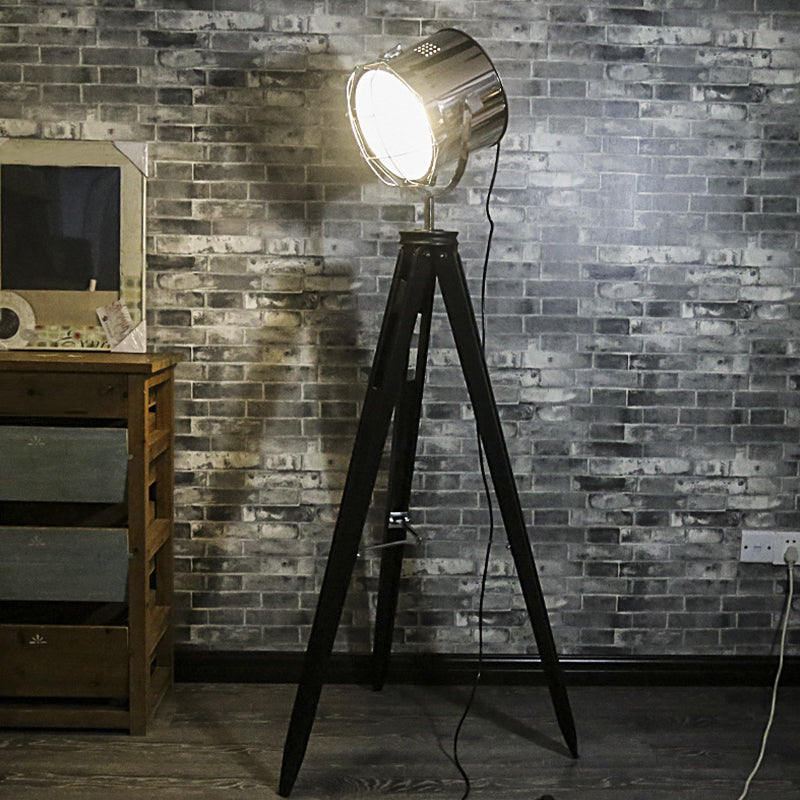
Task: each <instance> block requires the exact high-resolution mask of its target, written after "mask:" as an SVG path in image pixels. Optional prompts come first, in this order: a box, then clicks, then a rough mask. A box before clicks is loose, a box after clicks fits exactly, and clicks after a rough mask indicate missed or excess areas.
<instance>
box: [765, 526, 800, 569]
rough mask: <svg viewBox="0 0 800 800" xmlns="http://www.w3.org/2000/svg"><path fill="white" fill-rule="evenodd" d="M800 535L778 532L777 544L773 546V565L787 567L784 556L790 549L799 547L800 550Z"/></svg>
mask: <svg viewBox="0 0 800 800" xmlns="http://www.w3.org/2000/svg"><path fill="white" fill-rule="evenodd" d="M798 542H800V534H799V533H797V531H776V532H775V543H774V544H773V545H772V563H773V564H780V565H781V566H785V565H786V562H785V561H784V560H783V555H784V553H785V552H786V550H787V549H788V548H789V547H792V546H794V547H797V548H798V550H800V544H798Z"/></svg>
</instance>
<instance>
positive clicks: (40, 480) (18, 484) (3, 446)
mask: <svg viewBox="0 0 800 800" xmlns="http://www.w3.org/2000/svg"><path fill="white" fill-rule="evenodd" d="M0 453H2V456H3V469H2V470H0V500H7V501H8V500H15V501H21V500H22V501H27V502H39V503H43V502H58V501H65V502H70V503H119V502H121V501H122V500H123V499H124V497H125V488H126V485H127V475H128V432H127V430H126V429H125V428H67V427H63V428H62V427H45V426H40V425H0Z"/></svg>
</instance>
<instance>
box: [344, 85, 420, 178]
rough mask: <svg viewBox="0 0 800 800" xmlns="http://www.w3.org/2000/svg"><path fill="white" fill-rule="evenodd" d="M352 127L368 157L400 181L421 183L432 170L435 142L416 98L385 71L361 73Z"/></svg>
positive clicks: (354, 99) (355, 94) (408, 88)
mask: <svg viewBox="0 0 800 800" xmlns="http://www.w3.org/2000/svg"><path fill="white" fill-rule="evenodd" d="M352 115H353V120H352V121H353V125H354V127H355V126H357V127H358V129H359V130H360V132H361V136H362V138H363V141H364V143H365V145H366V147H367V148H368V149H369V151H370V157H371V158H373V159H375V160H377V161H379V162H380V164H381V166H382V167H383V168H384V169H385V170H386V171H387V172H388V173H390V174H392V175H393V176H395V177H396V178H397V179H399V180H400V181H406V182H408V183H417V182H420V181H424V180H425V179H426V178H427V177H428V176H429V173H430V171H431V169H432V168H433V165H434V156H435V142H434V136H433V131H432V130H431V124H430V122H429V120H428V115H427V114H426V113H425V107H424V105H423V103H422V100H421V99H420V98H419V95H417V93H416V92H415V91H414V90H413V89H411V87H409V86H408V85H407V84H406V83H405V82H404V81H402V80H401V79H400V78H398V77H397V76H396V75H394V74H393V73H391V72H388V71H387V70H384V69H370V70H367V71H366V72H364V73H363V74H362V75H361V77H360V78H359V80H358V82H357V83H356V85H355V91H354V95H353V107H352Z"/></svg>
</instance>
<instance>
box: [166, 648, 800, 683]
mask: <svg viewBox="0 0 800 800" xmlns="http://www.w3.org/2000/svg"><path fill="white" fill-rule="evenodd" d="M303 657H304V654H303V653H302V652H291V653H278V652H269V651H245V652H237V651H220V650H204V649H202V648H195V647H182V648H179V649H178V650H177V652H176V658H175V679H176V680H177V681H178V682H183V683H296V682H297V680H298V678H299V675H300V668H301V665H302V661H303ZM561 666H562V669H563V671H564V677H565V681H566V683H567V684H568V685H570V686H770V685H772V682H773V681H774V679H775V671H776V669H777V658H776V657H771V656H604V657H592V656H565V657H562V658H561ZM477 669H478V659H477V657H475V656H471V655H464V656H462V655H452V654H441V653H440V654H431V655H417V654H406V653H400V654H395V655H393V656H392V660H391V663H390V666H389V675H388V679H387V682H388V683H411V684H447V685H463V684H469V683H471V682H472V681H473V679H474V676H475V673H476V671H477ZM480 669H481V682H482V683H485V684H493V685H503V684H506V685H528V684H530V685H537V684H544V683H545V679H544V672H543V670H542V665H541V662H540V661H539V659H538V658H536V657H535V656H523V657H520V656H484V658H483V661H482V662H481V665H480ZM370 681H371V678H370V657H369V655H366V654H358V655H350V654H343V653H334V654H333V656H332V657H331V661H330V666H329V669H328V674H327V678H326V682H327V683H359V684H360V683H367V684H368V683H370ZM781 685H783V686H800V657H798V656H791V657H787V658H786V659H785V661H784V666H783V673H782V676H781Z"/></svg>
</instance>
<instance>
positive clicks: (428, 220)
mask: <svg viewBox="0 0 800 800" xmlns="http://www.w3.org/2000/svg"><path fill="white" fill-rule="evenodd" d="M433 224H434V223H433V197H432V196H431V195H426V196H425V230H426V231H432V230H433Z"/></svg>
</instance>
